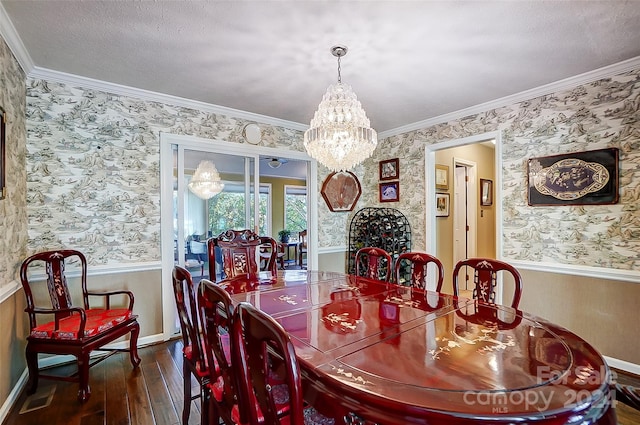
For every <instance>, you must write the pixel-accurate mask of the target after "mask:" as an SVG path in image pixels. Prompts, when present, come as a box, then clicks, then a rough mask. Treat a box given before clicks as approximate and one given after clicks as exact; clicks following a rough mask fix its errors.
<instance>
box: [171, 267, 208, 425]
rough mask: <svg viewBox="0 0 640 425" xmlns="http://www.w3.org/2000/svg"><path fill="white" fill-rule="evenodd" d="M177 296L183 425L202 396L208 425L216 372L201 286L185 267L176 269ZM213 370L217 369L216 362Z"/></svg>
mask: <svg viewBox="0 0 640 425" xmlns="http://www.w3.org/2000/svg"><path fill="white" fill-rule="evenodd" d="M172 277H173V295H174V297H175V301H176V309H177V311H178V319H179V321H180V330H181V331H182V342H183V348H182V354H183V356H182V378H183V397H184V400H183V407H182V424H183V425H187V424H188V423H189V416H190V415H191V401H192V400H194V399H196V398H198V397H199V398H200V404H201V422H202V424H208V422H209V413H210V402H209V399H210V397H211V391H210V386H209V382H210V380H211V373H212V371H211V370H209V365H210V364H211V363H208V361H207V356H206V354H205V350H204V341H203V340H202V332H201V326H200V319H199V314H198V306H197V298H196V297H197V292H196V290H197V288H196V287H195V285H194V283H193V279H192V278H191V273H189V271H188V270H187V269H185V268H183V267H180V266H174V268H173V274H172ZM213 372H214V373H216V372H215V364H214V369H213ZM192 376H193V377H194V378H195V379H196V381H198V387H199V388H200V392H199V394H198V395H196V396H193V397H192V396H191V377H192Z"/></svg>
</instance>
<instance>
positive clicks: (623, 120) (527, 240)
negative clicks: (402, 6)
mask: <svg viewBox="0 0 640 425" xmlns="http://www.w3.org/2000/svg"><path fill="white" fill-rule="evenodd" d="M490 131H499V132H500V133H501V135H502V143H503V158H502V161H503V169H502V188H501V189H502V193H503V220H504V222H503V223H502V225H503V235H502V245H503V251H504V257H505V258H507V259H515V260H528V261H534V262H547V263H559V264H567V265H585V266H596V267H604V268H613V269H621V270H636V271H638V270H640V208H639V205H640V70H635V71H631V72H627V73H624V74H621V75H617V76H615V77H612V78H607V79H602V80H599V81H595V82H593V83H590V84H584V85H581V86H578V87H575V88H574V89H572V90H568V91H562V92H557V93H552V94H549V95H546V96H542V97H538V98H535V99H531V100H529V101H526V102H521V103H518V104H514V105H510V106H507V107H503V108H499V109H493V110H489V111H486V112H484V113H481V114H476V115H473V116H468V117H465V118H462V119H459V120H455V121H451V122H446V123H441V124H438V125H435V126H432V127H429V128H424V129H420V130H418V131H412V132H410V133H406V134H402V135H398V136H394V137H390V138H388V139H385V140H383V141H381V143H380V144H379V147H378V148H377V150H376V152H375V154H374V155H375V158H372V159H370V160H369V161H368V162H367V163H366V164H367V167H366V168H367V171H366V175H367V177H369V178H368V179H367V180H366V181H367V184H365V185H363V197H362V199H361V201H360V202H359V204H364V205H367V206H376V205H378V206H382V205H380V204H379V203H378V199H377V183H378V179H377V172H378V169H377V167H378V161H380V160H384V159H389V158H395V157H399V158H401V159H400V181H401V183H402V184H401V193H400V202H398V203H394V204H385V205H384V206H391V207H393V208H397V209H399V210H400V211H402V212H403V213H404V214H405V215H406V216H407V217H408V219H409V221H410V223H411V226H412V232H413V233H412V236H413V241H414V246H416V247H418V246H425V245H424V244H425V235H424V231H425V230H424V229H425V217H424V209H425V205H424V199H423V195H422V194H423V193H424V185H425V182H424V146H425V145H426V144H434V143H440V142H444V141H448V140H452V139H459V138H464V137H468V136H473V135H477V134H482V133H486V132H490ZM609 147H616V148H618V149H619V151H620V152H619V153H620V159H619V194H620V201H619V203H618V204H614V205H597V206H560V207H558V206H556V207H539V206H536V207H531V206H529V205H528V204H527V174H526V173H527V160H528V159H529V158H532V157H538V156H547V155H555V154H560V153H570V152H581V151H587V150H596V149H602V148H609ZM409 188H410V190H407V189H409ZM403 189H404V190H403Z"/></svg>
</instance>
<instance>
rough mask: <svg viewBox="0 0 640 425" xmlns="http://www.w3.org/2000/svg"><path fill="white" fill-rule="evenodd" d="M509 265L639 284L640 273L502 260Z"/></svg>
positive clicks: (508, 259)
mask: <svg viewBox="0 0 640 425" xmlns="http://www.w3.org/2000/svg"><path fill="white" fill-rule="evenodd" d="M503 260H504V261H507V262H508V263H509V264H511V265H513V266H514V267H516V268H518V269H522V270H532V271H537V272H545V273H557V274H568V275H574V276H585V277H593V278H597V279H608V280H619V281H622V282H630V283H640V271H634V270H619V269H607V268H604V267H590V266H579V265H568V264H555V263H543V262H534V261H524V260H513V259H510V258H503Z"/></svg>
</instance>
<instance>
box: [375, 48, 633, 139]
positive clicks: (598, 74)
mask: <svg viewBox="0 0 640 425" xmlns="http://www.w3.org/2000/svg"><path fill="white" fill-rule="evenodd" d="M638 67H640V56H636V57H634V58H631V59H627V60H625V61H622V62H619V63H616V64H613V65H609V66H605V67H602V68H598V69H596V70H593V71H589V72H585V73H583V74H579V75H575V76H573V77H569V78H565V79H563V80H560V81H556V82H553V83H550V84H545V85H543V86H540V87H536V88H533V89H529V90H525V91H522V92H520V93H516V94H512V95H509V96H505V97H501V98H499V99H495V100H491V101H489V102H485V103H481V104H479V105H474V106H471V107H469V108H465V109H460V110H458V111H455V112H450V113H448V114H443V115H439V116H437V117H433V118H428V119H425V120H422V121H417V122H414V123H411V124H407V125H403V126H400V127H396V128H392V129H391V130H385V131H381V132H380V133H378V139H379V140H382V139H385V138H387V137H391V136H396V135H398V134H404V133H408V132H410V131H415V130H420V129H423V128H427V127H431V126H433V125H436V124H440V123H444V122H449V121H454V120H457V119H460V118H463V117H468V116H470V115H475V114H479V113H482V112H486V111H490V110H492V109H497V108H502V107H505V106H509V105H514V104H516V103H519V102H523V101H525V100H530V99H535V98H536V97H539V96H544V95H547V94H550V93H556V92H559V91H562V90H567V89H572V88H574V87H576V86H579V85H583V84H588V83H591V82H593V81H597V80H601V79H603V78H608V77H612V76H614V75H618V74H622V73H625V72H628V71H632V70H634V69H638Z"/></svg>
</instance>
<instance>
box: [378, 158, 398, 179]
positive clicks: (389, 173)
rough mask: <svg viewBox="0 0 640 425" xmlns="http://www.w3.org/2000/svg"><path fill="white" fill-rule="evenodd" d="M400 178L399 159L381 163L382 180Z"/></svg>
mask: <svg viewBox="0 0 640 425" xmlns="http://www.w3.org/2000/svg"><path fill="white" fill-rule="evenodd" d="M398 178H400V161H399V160H398V158H394V159H388V160H386V161H380V180H396V179H398Z"/></svg>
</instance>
